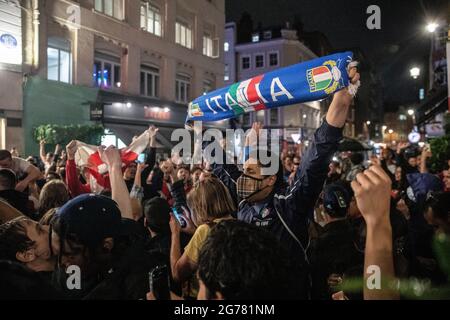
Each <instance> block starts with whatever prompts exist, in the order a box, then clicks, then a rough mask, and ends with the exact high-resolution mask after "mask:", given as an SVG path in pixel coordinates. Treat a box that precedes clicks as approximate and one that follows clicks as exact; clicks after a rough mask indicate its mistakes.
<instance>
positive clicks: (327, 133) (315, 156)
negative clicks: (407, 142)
mask: <svg viewBox="0 0 450 320" xmlns="http://www.w3.org/2000/svg"><path fill="white" fill-rule="evenodd" d="M349 77H350V79H351V83H352V84H356V83H357V82H358V80H359V73H358V72H357V71H356V68H352V69H351V70H350V71H349ZM352 99H353V96H352V95H351V94H350V93H349V91H348V88H345V89H343V90H340V91H338V92H336V93H335V94H334V96H333V101H332V102H331V105H330V107H329V109H328V112H327V115H326V120H325V121H324V122H323V124H322V125H321V126H320V128H319V129H317V131H316V132H315V134H314V140H313V142H312V143H311V145H310V146H309V148H308V149H307V151H306V154H305V156H304V157H303V159H302V162H301V164H300V166H299V168H298V170H297V172H296V176H295V180H294V183H293V185H292V189H291V192H292V194H293V195H294V197H291V198H290V199H291V200H290V201H293V202H295V204H297V203H299V202H301V203H302V204H303V205H302V207H303V209H306V211H307V212H310V214H312V213H313V211H312V208H313V206H314V204H315V202H316V200H317V197H318V196H319V194H320V191H321V190H322V187H323V184H324V182H325V179H326V177H327V173H328V165H329V163H330V161H331V158H332V156H333V154H334V153H335V152H336V151H337V149H338V142H339V141H340V140H341V139H342V129H343V127H344V125H345V121H346V119H347V113H348V109H349V107H350V104H351V102H352ZM296 207H298V206H296Z"/></svg>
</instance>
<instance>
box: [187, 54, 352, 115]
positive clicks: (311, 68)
mask: <svg viewBox="0 0 450 320" xmlns="http://www.w3.org/2000/svg"><path fill="white" fill-rule="evenodd" d="M352 57H353V53H352V52H343V53H337V54H333V55H330V56H326V57H322V58H318V59H314V60H311V61H307V62H303V63H299V64H295V65H293V66H289V67H285V68H281V69H277V70H275V71H271V72H268V73H266V74H263V75H259V76H256V77H253V78H251V79H248V80H245V81H241V82H238V83H235V84H233V85H231V86H228V87H225V88H222V89H218V90H215V91H213V92H210V93H208V94H206V95H203V96H201V97H199V98H197V99H195V100H194V101H192V102H191V103H190V104H189V108H188V116H187V119H186V121H187V122H189V121H218V120H223V119H229V118H234V117H237V116H239V115H241V114H243V113H247V112H252V111H258V110H264V109H270V108H277V107H282V106H287V105H292V104H296V103H301V102H308V101H315V100H320V99H323V98H326V97H327V96H329V95H330V94H332V93H334V92H336V91H338V90H341V89H343V88H345V87H347V86H348V85H349V79H348V74H347V67H348V65H349V63H350V62H351V61H352Z"/></svg>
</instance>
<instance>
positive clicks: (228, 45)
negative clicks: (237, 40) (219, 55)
mask: <svg viewBox="0 0 450 320" xmlns="http://www.w3.org/2000/svg"><path fill="white" fill-rule="evenodd" d="M229 50H230V44H229V43H228V42H225V43H224V44H223V51H225V52H228V51H229Z"/></svg>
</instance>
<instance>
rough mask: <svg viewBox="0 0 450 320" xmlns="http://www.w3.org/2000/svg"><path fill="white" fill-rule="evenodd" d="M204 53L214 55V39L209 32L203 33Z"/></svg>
mask: <svg viewBox="0 0 450 320" xmlns="http://www.w3.org/2000/svg"><path fill="white" fill-rule="evenodd" d="M203 54H204V55H205V56H208V57H212V56H213V40H212V37H211V36H210V35H209V34H207V33H205V34H204V35H203Z"/></svg>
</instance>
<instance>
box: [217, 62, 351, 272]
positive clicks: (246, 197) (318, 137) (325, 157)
mask: <svg viewBox="0 0 450 320" xmlns="http://www.w3.org/2000/svg"><path fill="white" fill-rule="evenodd" d="M349 76H350V79H351V82H352V84H356V83H357V82H358V80H359V73H358V72H357V70H356V68H352V69H351V70H350V71H349ZM352 99H353V96H352V95H351V94H350V93H349V90H348V88H345V89H343V90H341V91H339V92H336V93H335V94H334V97H333V101H332V103H331V105H330V108H329V110H328V113H327V115H326V118H325V121H323V123H322V125H321V126H320V127H319V128H318V129H317V131H316V132H315V134H314V140H313V142H312V143H311V144H310V146H309V148H308V150H307V152H306V154H305V156H304V158H303V160H302V163H301V165H300V167H299V168H298V170H297V172H296V174H295V180H294V183H293V184H292V186H291V187H287V186H286V184H285V183H284V181H283V167H282V165H281V164H279V167H278V172H277V174H275V175H270V176H267V175H262V174H261V170H262V169H263V167H264V165H262V164H261V162H260V161H250V160H251V159H248V160H247V161H246V162H245V163H244V172H241V171H240V170H239V169H238V167H237V166H235V165H230V164H212V167H213V173H214V174H215V175H216V176H218V177H219V178H220V179H221V180H222V182H223V183H224V184H225V185H226V186H227V187H228V189H229V190H230V192H231V194H232V196H233V197H238V198H239V201H240V202H239V207H238V213H237V218H238V219H239V220H243V221H246V222H248V223H251V224H254V225H257V226H260V227H262V228H265V229H266V230H268V231H270V232H272V233H273V234H274V235H275V236H276V237H277V238H278V239H279V240H280V242H281V244H282V245H283V246H285V247H286V248H287V249H288V250H289V252H290V253H291V254H292V257H293V259H295V260H297V261H298V262H299V263H300V264H301V265H305V262H306V261H307V258H306V255H305V249H306V247H307V245H308V220H309V219H310V218H312V213H313V209H314V205H315V202H316V200H317V198H318V196H319V194H320V192H321V190H322V188H323V184H324V182H325V179H326V177H327V172H328V165H329V163H330V162H331V159H332V156H333V154H334V153H335V152H336V151H337V149H338V142H339V141H340V140H341V139H342V131H343V127H344V125H345V121H346V119H347V113H348V109H349V107H350V104H351V102H352ZM260 129H261V126H260V125H259V124H256V123H255V124H253V126H252V130H254V131H255V132H254V133H255V134H256V135H257V136H258V135H259V130H260Z"/></svg>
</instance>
